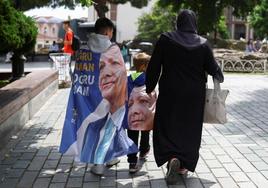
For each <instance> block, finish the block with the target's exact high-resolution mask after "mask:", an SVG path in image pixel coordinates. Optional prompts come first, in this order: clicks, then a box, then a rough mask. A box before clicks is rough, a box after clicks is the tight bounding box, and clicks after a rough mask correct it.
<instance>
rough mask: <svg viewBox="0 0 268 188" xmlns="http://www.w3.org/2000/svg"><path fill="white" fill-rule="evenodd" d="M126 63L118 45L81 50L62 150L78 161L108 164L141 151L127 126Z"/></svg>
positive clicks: (77, 60) (64, 128) (67, 114)
mask: <svg viewBox="0 0 268 188" xmlns="http://www.w3.org/2000/svg"><path fill="white" fill-rule="evenodd" d="M118 51H119V53H118ZM124 66H125V65H124V62H123V58H122V55H121V53H120V49H119V47H118V46H117V45H112V46H111V47H110V48H109V49H107V50H106V51H105V52H103V53H102V54H101V53H95V52H92V51H91V50H90V49H88V47H87V46H84V47H81V48H80V50H79V51H78V52H77V54H76V63H75V68H74V72H73V75H72V82H73V83H72V87H71V91H70V95H69V101H68V105H67V110H66V117H65V122H64V126H63V132H62V139H61V144H60V152H61V153H63V154H68V155H73V156H75V159H76V161H80V162H86V163H93V164H104V163H106V162H109V161H111V160H113V159H114V158H116V157H119V156H123V155H127V154H130V153H136V152H137V151H138V149H137V146H136V145H135V144H134V143H133V141H132V140H131V139H129V138H128V136H127V134H126V131H125V129H124V127H125V125H124V122H125V119H126V114H127V113H126V103H127V101H126V100H125V99H127V96H126V95H127V92H126V87H127V77H126V69H125V67H124Z"/></svg>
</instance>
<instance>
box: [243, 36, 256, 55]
mask: <svg viewBox="0 0 268 188" xmlns="http://www.w3.org/2000/svg"><path fill="white" fill-rule="evenodd" d="M256 51H257V50H256V48H255V46H254V44H253V40H252V39H249V40H248V42H247V45H246V50H245V52H246V53H248V52H256Z"/></svg>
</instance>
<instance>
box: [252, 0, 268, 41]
mask: <svg viewBox="0 0 268 188" xmlns="http://www.w3.org/2000/svg"><path fill="white" fill-rule="evenodd" d="M267 20H268V0H262V2H261V3H260V4H259V5H257V6H256V7H255V8H254V10H253V11H252V12H251V14H250V16H249V22H250V24H251V25H252V26H253V28H254V32H255V34H256V35H257V36H258V37H260V38H264V37H266V36H267V35H268V21H267Z"/></svg>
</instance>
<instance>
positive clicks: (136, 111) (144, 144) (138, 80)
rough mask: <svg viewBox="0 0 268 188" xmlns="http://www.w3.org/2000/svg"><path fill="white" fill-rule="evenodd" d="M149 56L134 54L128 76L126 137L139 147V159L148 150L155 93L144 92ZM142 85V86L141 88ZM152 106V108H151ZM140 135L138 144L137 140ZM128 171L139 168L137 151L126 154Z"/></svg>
mask: <svg viewBox="0 0 268 188" xmlns="http://www.w3.org/2000/svg"><path fill="white" fill-rule="evenodd" d="M149 60H150V56H149V55H147V54H145V53H138V54H136V55H135V57H134V59H133V61H134V67H135V70H136V72H134V73H132V74H131V75H129V76H128V96H129V97H128V98H129V105H128V106H129V111H128V131H127V133H128V137H129V138H131V139H132V140H133V142H134V143H135V144H136V145H137V146H138V145H140V147H139V159H140V160H145V159H146V157H147V155H148V153H149V151H150V144H149V140H150V130H148V129H150V128H151V126H152V124H153V116H154V112H152V111H154V109H155V108H154V107H153V106H155V101H156V94H155V95H154V96H152V95H150V96H148V95H147V94H146V93H145V90H144V91H143V89H144V88H145V87H144V85H145V72H146V68H147V65H148V63H149ZM142 87H144V88H142ZM152 107H153V108H152ZM139 135H140V136H141V137H140V144H139V143H138V141H139ZM128 163H129V173H131V174H132V173H136V172H137V171H138V170H139V166H138V157H137V153H132V154H129V155H128Z"/></svg>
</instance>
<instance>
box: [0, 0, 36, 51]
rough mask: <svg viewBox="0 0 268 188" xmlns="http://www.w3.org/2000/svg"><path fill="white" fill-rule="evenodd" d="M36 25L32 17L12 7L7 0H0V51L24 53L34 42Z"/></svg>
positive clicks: (30, 48)
mask: <svg viewBox="0 0 268 188" xmlns="http://www.w3.org/2000/svg"><path fill="white" fill-rule="evenodd" d="M36 37H37V27H36V26H35V22H34V21H33V19H32V18H30V17H27V16H25V15H24V14H23V13H22V12H20V11H17V10H16V9H14V8H13V7H12V6H11V4H10V2H9V1H8V0H1V1H0V41H1V45H0V52H3V53H6V52H8V51H14V52H15V53H20V54H23V53H26V52H29V51H31V50H32V49H33V47H34V45H35V43H36Z"/></svg>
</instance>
